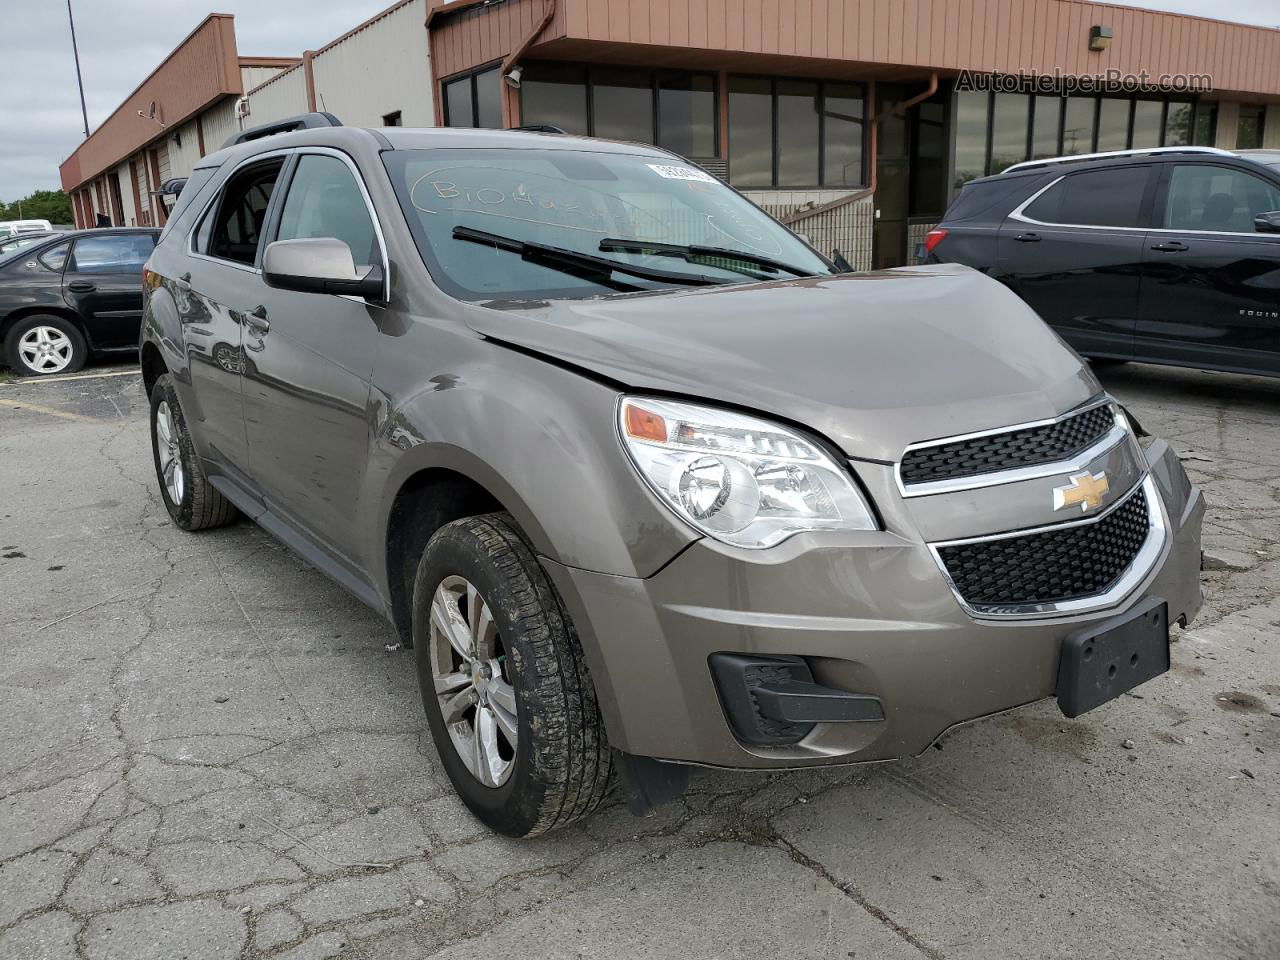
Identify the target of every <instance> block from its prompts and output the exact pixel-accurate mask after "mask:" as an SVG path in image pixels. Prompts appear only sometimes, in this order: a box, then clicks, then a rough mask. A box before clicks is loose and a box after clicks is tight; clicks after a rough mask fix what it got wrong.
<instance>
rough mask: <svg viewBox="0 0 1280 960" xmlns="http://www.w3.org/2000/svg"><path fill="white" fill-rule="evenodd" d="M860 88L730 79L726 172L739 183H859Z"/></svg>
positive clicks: (861, 178)
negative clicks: (727, 163)
mask: <svg viewBox="0 0 1280 960" xmlns="http://www.w3.org/2000/svg"><path fill="white" fill-rule="evenodd" d="M865 104H866V101H865V94H864V91H863V88H862V87H861V86H859V85H857V84H850V83H825V82H819V81H816V80H790V79H780V80H770V79H766V78H763V77H730V78H729V178H730V181H731V182H732V183H733V184H734V186H738V187H819V186H827V187H850V186H858V185H859V184H861V183H863V182H864V180H865V178H864V176H863V172H862V168H863V159H862V158H863V136H864V127H865V124H864V122H863V121H864V118H865V111H866V105H865Z"/></svg>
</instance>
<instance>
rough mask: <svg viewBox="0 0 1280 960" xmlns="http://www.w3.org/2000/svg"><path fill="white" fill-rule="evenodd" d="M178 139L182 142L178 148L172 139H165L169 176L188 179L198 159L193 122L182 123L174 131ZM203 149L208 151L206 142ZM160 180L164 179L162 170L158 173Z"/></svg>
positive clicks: (198, 149) (198, 136)
mask: <svg viewBox="0 0 1280 960" xmlns="http://www.w3.org/2000/svg"><path fill="white" fill-rule="evenodd" d="M174 132H175V133H176V134H177V136H178V139H179V140H181V141H182V145H181V146H179V145H178V144H177V143H175V142H174V139H173V137H168V138H166V141H165V142H166V145H167V146H168V150H169V176H171V177H189V176H191V171H192V170H194V169H195V166H196V161H197V160H199V159H200V135H199V133H198V131H197V130H196V122H195V120H192V121H190V122H189V123H184V124H183V125H182V126H181V127H179V128H178V129H177V130H176V131H174ZM205 149H206V150H208V149H209V144H208V142H207V141H206V143H205ZM160 173H161V177H162V179H164V176H163V175H164V170H163V168H162V169H161V171H160Z"/></svg>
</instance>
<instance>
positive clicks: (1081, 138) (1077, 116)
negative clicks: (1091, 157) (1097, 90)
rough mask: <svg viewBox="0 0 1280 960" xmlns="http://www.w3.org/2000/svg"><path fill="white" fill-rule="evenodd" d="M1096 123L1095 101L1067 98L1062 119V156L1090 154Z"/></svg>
mask: <svg viewBox="0 0 1280 960" xmlns="http://www.w3.org/2000/svg"><path fill="white" fill-rule="evenodd" d="M1097 123H1098V101H1097V100H1095V99H1093V98H1092V97H1071V98H1069V99H1068V100H1067V103H1066V107H1065V113H1064V114H1063V117H1062V155H1063V156H1064V157H1074V156H1075V155H1076V154H1080V153H1092V152H1093V134H1094V128H1095V127H1096V126H1097Z"/></svg>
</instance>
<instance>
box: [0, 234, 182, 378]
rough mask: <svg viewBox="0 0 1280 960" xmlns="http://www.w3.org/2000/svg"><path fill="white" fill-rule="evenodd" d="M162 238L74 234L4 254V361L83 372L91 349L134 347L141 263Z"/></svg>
mask: <svg viewBox="0 0 1280 960" xmlns="http://www.w3.org/2000/svg"><path fill="white" fill-rule="evenodd" d="M159 235H160V231H159V230H156V229H153V228H150V227H117V228H114V229H110V228H108V229H100V230H72V231H69V232H67V233H50V234H44V235H43V236H42V237H41V238H38V239H37V241H36V242H34V243H31V244H29V245H26V246H23V247H21V248H20V249H16V250H12V251H9V252H3V253H0V340H2V341H3V343H4V359H5V362H6V363H8V365H9V366H10V367H12V368H13V369H14V370H15V371H16V372H18V373H21V374H24V375H26V376H47V375H50V374H55V373H72V372H74V371H76V370H79V369H80V368H81V367H83V366H84V364H85V361H86V360H87V359H88V358H89V354H90V353H91V352H92V353H113V352H125V353H131V352H133V351H135V350H137V349H138V329H139V327H140V326H141V323H142V265H143V264H144V263H146V261H147V257H149V256H151V251H152V250H153V249H155V245H156V238H157V237H158V236H159Z"/></svg>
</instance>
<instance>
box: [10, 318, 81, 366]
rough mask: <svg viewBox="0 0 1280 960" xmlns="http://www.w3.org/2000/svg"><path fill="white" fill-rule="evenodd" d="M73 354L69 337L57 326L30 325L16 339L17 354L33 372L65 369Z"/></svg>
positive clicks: (73, 348)
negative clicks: (29, 327) (19, 337)
mask: <svg viewBox="0 0 1280 960" xmlns="http://www.w3.org/2000/svg"><path fill="white" fill-rule="evenodd" d="M74 354H75V347H74V346H73V345H72V343H71V338H70V337H68V336H67V335H66V334H65V333H63V332H62V331H61V330H59V329H58V328H57V327H45V326H40V327H32V328H31V329H30V330H28V331H27V332H26V333H24V334H23V335H22V337H21V339H19V340H18V356H19V357H21V358H22V362H23V363H24V364H26V365H27V369H29V370H32V371H34V372H35V373H41V374H45V373H58V372H60V371H62V370H65V369H66V368H67V366H68V365H69V364H70V363H71V359H72V357H73V356H74Z"/></svg>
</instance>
